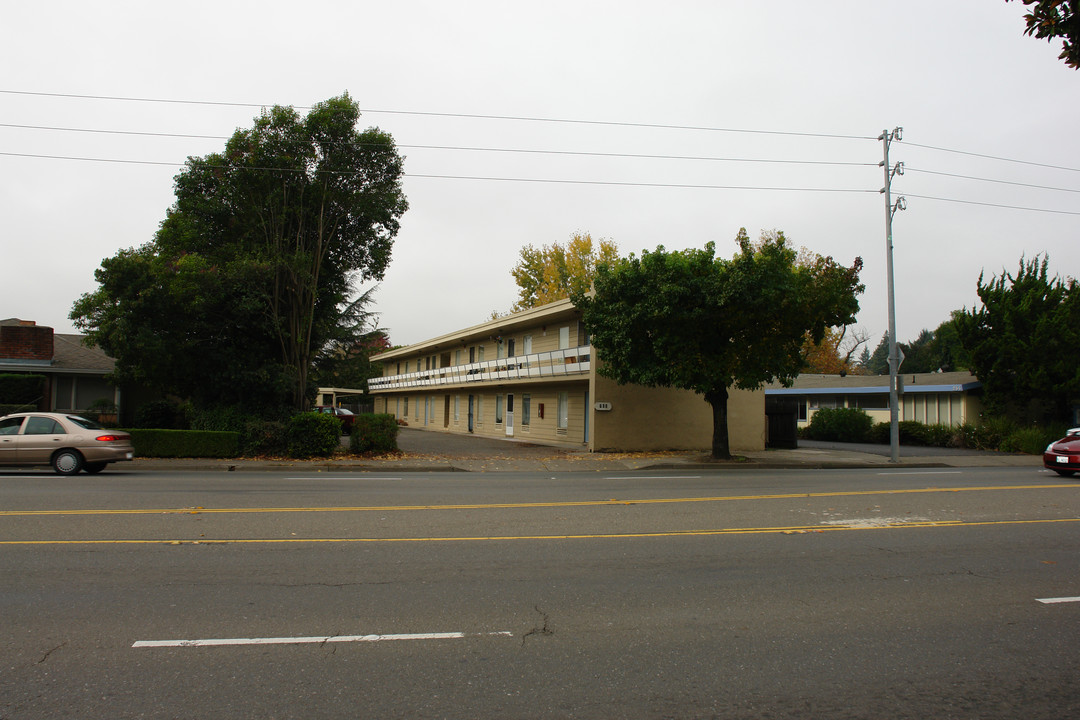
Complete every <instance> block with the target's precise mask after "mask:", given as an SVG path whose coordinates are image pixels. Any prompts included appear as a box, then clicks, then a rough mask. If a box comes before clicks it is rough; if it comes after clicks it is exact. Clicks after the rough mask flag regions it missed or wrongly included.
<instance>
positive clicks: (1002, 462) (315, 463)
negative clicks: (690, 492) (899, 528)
mask: <svg viewBox="0 0 1080 720" xmlns="http://www.w3.org/2000/svg"><path fill="white" fill-rule="evenodd" d="M963 467H967V468H978V467H1017V468H1031V469H1038V468H1041V467H1042V458H1040V457H1037V456H1033V455H1006V454H996V453H995V454H986V455H955V456H936V457H910V458H903V457H902V458H901V459H900V462H899V463H895V464H894V463H891V462H890V461H889V458H888V457H885V456H881V455H873V454H869V453H856V452H848V451H820V450H812V451H800V450H770V451H766V452H764V453H753V454H751V455H749V456H747V457H746V458H745V459H743V460H733V461H729V462H724V461H716V462H712V461H703V460H702V456H701V455H700V454H696V455H692V456H676V457H671V456H665V457H656V458H649V457H629V458H628V457H625V456H612V457H608V456H605V455H604V454H602V453H582V452H568V453H564V454H561V455H556V456H551V457H523V458H513V457H506V456H495V457H480V456H468V457H438V458H424V457H404V458H401V459H393V458H390V459H377V460H365V459H360V458H347V459H339V460H312V461H300V460H251V459H244V458H235V459H224V460H211V459H205V458H202V459H198V458H195V459H189V458H136V459H135V460H133V461H132V462H131V463H116V464H114V465H113V466H111V468H110V469H112V470H119V469H131V470H137V471H151V472H185V471H198V472H252V471H262V472H266V471H270V472H277V471H280V472H289V471H292V472H305V473H349V472H363V473H431V472H474V473H475V472H629V471H642V470H648V471H664V472H679V471H682V472H685V471H691V470H693V471H702V470H709V471H725V472H730V471H757V470H793V469H794V470H855V469H892V468H905V469H941V468H963Z"/></svg>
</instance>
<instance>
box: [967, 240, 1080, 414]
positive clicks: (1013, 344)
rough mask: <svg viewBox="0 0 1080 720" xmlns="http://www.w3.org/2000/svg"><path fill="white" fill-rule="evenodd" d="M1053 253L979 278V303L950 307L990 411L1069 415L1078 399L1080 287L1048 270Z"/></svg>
mask: <svg viewBox="0 0 1080 720" xmlns="http://www.w3.org/2000/svg"><path fill="white" fill-rule="evenodd" d="M1048 268H1049V257H1048V256H1046V255H1043V256H1042V257H1041V258H1040V257H1038V256H1037V257H1035V258H1033V259H1030V260H1027V259H1024V258H1021V260H1020V266H1019V268H1018V270H1017V271H1016V273H1008V272H1002V274H1001V275H1000V276H995V277H993V278H991V279H990V280H989V281H987V282H983V277H984V276H983V275H980V276H979V281H978V284H977V289H978V294H979V299H980V300H981V301H982V305H981V307H978V308H972V309H971V310H966V309H965V310H963V311H959V312H957V313H954V314H953V321H954V323H955V326H956V331H957V333H958V334H959V336H960V341H961V342H962V343H963V345H964V348H965V350H966V351H967V352H968V353H969V354H970V361H971V369H972V370H973V371H974V372H975V375H977V376H978V378H979V380H980V381H981V382H982V384H983V390H984V392H985V403H986V407H987V410H989V411H990V412H991V413H995V414H1002V415H1007V416H1009V417H1012V418H1013V419H1015V420H1018V421H1021V422H1040V421H1069V420H1070V419H1071V409H1072V406H1073V405H1074V404H1080V363H1078V362H1077V351H1078V349H1080V287H1078V286H1077V284H1076V281H1075V280H1073V279H1071V278H1070V279H1068V280H1062V279H1061V278H1059V277H1056V276H1055V277H1050V275H1049V269H1048Z"/></svg>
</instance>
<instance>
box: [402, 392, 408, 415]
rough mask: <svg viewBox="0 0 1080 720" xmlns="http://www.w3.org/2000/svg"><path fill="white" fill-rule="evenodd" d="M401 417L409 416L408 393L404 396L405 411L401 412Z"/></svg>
mask: <svg viewBox="0 0 1080 720" xmlns="http://www.w3.org/2000/svg"><path fill="white" fill-rule="evenodd" d="M401 417H403V418H407V417H409V396H408V395H406V396H405V412H404V413H402V415H401Z"/></svg>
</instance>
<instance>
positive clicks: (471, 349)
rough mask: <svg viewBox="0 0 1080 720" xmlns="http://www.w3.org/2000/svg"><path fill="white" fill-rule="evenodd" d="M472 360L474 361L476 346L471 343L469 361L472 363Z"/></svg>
mask: <svg viewBox="0 0 1080 720" xmlns="http://www.w3.org/2000/svg"><path fill="white" fill-rule="evenodd" d="M474 362H476V346H475V345H473V346H472V347H471V348H469V363H470V364H472V363H474Z"/></svg>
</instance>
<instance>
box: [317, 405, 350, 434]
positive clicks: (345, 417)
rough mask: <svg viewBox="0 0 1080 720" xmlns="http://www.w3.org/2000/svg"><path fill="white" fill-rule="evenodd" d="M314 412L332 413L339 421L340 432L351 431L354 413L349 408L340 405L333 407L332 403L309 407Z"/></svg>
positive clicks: (348, 432) (347, 432) (346, 432)
mask: <svg viewBox="0 0 1080 720" xmlns="http://www.w3.org/2000/svg"><path fill="white" fill-rule="evenodd" d="M311 409H312V410H314V411H315V412H321V413H328V414H330V415H334V416H336V417H337V419H338V420H340V421H341V434H342V435H348V434H350V433H351V432H352V426H353V423H355V422H356V415H355V414H353V412H352V411H351V410H346V409H345V408H341V407H334V406H332V405H316V406H315V407H313V408H311Z"/></svg>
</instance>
